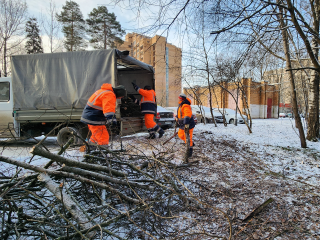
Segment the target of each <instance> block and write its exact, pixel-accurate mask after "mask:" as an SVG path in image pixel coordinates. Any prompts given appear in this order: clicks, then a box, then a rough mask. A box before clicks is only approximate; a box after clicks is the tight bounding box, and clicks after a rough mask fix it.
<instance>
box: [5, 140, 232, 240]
mask: <svg viewBox="0 0 320 240" xmlns="http://www.w3.org/2000/svg"><path fill="white" fill-rule="evenodd" d="M72 140H73V138H71V139H70V141H69V142H68V143H67V144H66V145H65V146H63V147H62V148H61V150H60V151H59V152H58V153H56V154H55V153H52V152H50V151H49V150H48V149H46V148H45V146H43V145H42V143H41V142H40V143H38V144H37V145H36V146H34V147H33V148H32V150H31V153H32V154H33V156H36V155H37V156H40V157H42V158H47V159H49V160H50V161H49V162H48V163H47V164H46V165H45V166H44V167H39V166H35V165H32V164H31V163H26V162H22V161H17V160H14V159H11V158H8V157H5V156H0V161H1V162H5V163H9V164H12V165H15V166H16V167H17V171H16V173H15V174H14V175H13V176H5V175H3V176H2V177H1V182H0V193H1V194H0V212H1V220H0V221H1V233H0V238H1V239H10V238H12V237H14V238H17V239H18V238H21V237H25V238H28V237H29V238H30V239H109V238H111V239H113V238H114V239H137V238H138V239H159V238H160V239H164V238H170V239H175V238H184V239H187V238H188V237H187V236H189V237H191V238H192V236H194V235H197V236H201V235H204V236H206V238H207V237H209V238H211V239H213V238H216V237H217V236H214V235H211V234H210V233H209V232H206V230H205V229H202V230H201V231H200V230H196V231H195V229H193V228H192V227H193V226H195V225H197V220H196V219H195V220H191V223H189V224H184V223H183V224H181V223H180V221H181V219H186V217H182V216H181V213H185V212H190V209H195V210H196V211H197V210H198V209H200V208H210V206H208V204H206V203H203V202H201V201H199V200H198V199H197V198H196V197H195V196H194V195H193V194H192V192H191V191H190V190H189V189H188V188H187V187H186V186H185V185H184V184H183V183H182V182H181V181H180V180H179V178H178V177H177V176H176V171H177V166H175V165H172V164H169V162H168V161H167V160H168V159H166V158H165V156H164V155H163V154H165V153H162V154H160V153H159V155H156V154H154V155H153V156H152V157H150V156H146V155H143V154H141V155H133V154H128V153H126V151H123V150H118V151H116V150H108V149H103V148H101V147H99V146H97V148H96V150H94V151H91V152H90V153H87V154H84V156H83V158H81V159H80V161H79V159H78V160H75V159H71V158H70V157H65V156H62V154H63V152H65V150H66V149H67V148H68V147H69V146H70V144H71V143H72ZM31 160H32V159H31ZM30 162H31V161H30ZM180 167H181V166H180ZM182 167H183V166H182ZM26 170H28V174H24V175H22V174H21V173H23V172H24V173H25V172H26ZM218 211H219V210H218ZM220 214H221V215H222V216H223V218H225V219H226V220H229V219H228V216H227V215H226V214H225V213H223V212H221V211H220ZM188 219H189V218H188ZM227 222H228V221H227ZM229 223H230V221H229ZM229 231H230V232H229ZM231 234H232V233H231V223H230V229H229V230H227V233H226V235H229V236H231ZM218 238H222V237H218Z"/></svg>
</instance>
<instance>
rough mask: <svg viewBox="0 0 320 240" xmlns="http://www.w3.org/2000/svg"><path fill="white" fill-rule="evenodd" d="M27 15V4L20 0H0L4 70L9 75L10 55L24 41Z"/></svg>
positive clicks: (4, 73)
mask: <svg viewBox="0 0 320 240" xmlns="http://www.w3.org/2000/svg"><path fill="white" fill-rule="evenodd" d="M26 17H27V4H26V2H25V1H19V0H0V41H1V46H0V51H1V52H2V72H3V75H4V77H6V76H7V75H8V57H10V53H12V52H13V51H14V48H16V47H17V46H18V45H19V44H21V42H22V41H23V37H21V36H23V35H24V33H25V32H24V30H25V29H24V27H25V22H26V20H27V19H26Z"/></svg>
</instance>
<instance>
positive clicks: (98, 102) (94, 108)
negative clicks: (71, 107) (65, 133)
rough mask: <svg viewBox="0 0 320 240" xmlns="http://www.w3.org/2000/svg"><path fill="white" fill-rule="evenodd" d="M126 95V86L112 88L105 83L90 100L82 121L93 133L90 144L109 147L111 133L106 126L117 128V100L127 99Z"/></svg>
mask: <svg viewBox="0 0 320 240" xmlns="http://www.w3.org/2000/svg"><path fill="white" fill-rule="evenodd" d="M126 94H127V92H126V89H125V88H124V86H122V85H119V86H117V87H115V88H112V85H111V84H109V83H104V84H102V86H101V89H99V90H97V91H96V92H95V93H94V94H92V96H91V97H90V98H89V100H88V102H87V105H86V107H85V108H84V110H83V112H82V116H81V120H80V121H81V122H83V123H86V124H87V125H88V128H89V130H90V131H91V133H92V135H91V138H90V140H89V144H90V143H91V144H92V143H93V144H97V145H101V146H104V147H106V146H108V144H109V133H108V130H107V128H106V124H107V125H108V126H110V127H113V128H115V127H117V119H116V115H115V112H116V99H120V98H122V97H125V96H126Z"/></svg>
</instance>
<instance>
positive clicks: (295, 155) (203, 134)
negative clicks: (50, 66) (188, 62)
mask: <svg viewBox="0 0 320 240" xmlns="http://www.w3.org/2000/svg"><path fill="white" fill-rule="evenodd" d="M304 124H305V123H304ZM173 133H174V129H168V130H166V133H165V135H164V136H163V138H162V139H153V140H147V139H145V137H146V136H147V135H148V134H147V133H138V134H135V135H132V136H127V137H124V138H123V148H124V149H126V150H127V151H126V153H127V154H136V155H135V156H139V155H146V156H148V157H150V159H152V158H153V157H154V158H158V159H161V161H163V162H164V164H165V163H167V162H168V161H171V163H174V164H177V165H179V164H181V163H182V159H183V154H184V152H183V151H184V149H185V147H184V143H183V142H182V141H181V140H180V139H178V138H177V137H176V138H175V139H172V140H171V141H170V142H169V143H167V144H166V145H163V144H162V143H163V142H164V141H166V140H167V139H168V138H169V137H170V136H172V135H173ZM40 139H41V138H39V140H40ZM30 143H32V141H31V142H30ZM34 143H35V142H34ZM194 143H195V147H194V155H193V157H192V158H191V160H198V161H199V162H198V163H196V164H194V165H192V166H190V167H188V168H177V169H176V170H175V171H177V172H176V174H178V175H177V176H179V178H180V180H181V182H182V183H183V184H184V186H186V187H190V188H191V191H192V192H193V194H194V196H196V197H197V198H199V199H200V200H201V201H203V202H206V203H207V204H210V206H212V207H214V208H217V209H221V210H222V211H224V212H227V213H228V215H229V217H230V219H231V220H232V221H233V223H232V224H233V229H234V232H233V237H234V239H277V240H280V239H319V237H320V230H319V229H320V216H319V212H320V207H319V206H320V188H319V184H320V168H319V166H320V143H319V142H307V146H308V148H306V149H303V148H301V146H300V139H299V137H298V133H297V129H296V128H295V127H294V122H293V120H292V119H288V118H284V119H254V120H253V124H252V133H249V131H248V129H247V126H246V125H245V124H239V125H238V126H234V125H231V124H228V126H227V127H224V125H223V124H218V125H217V127H215V126H214V125H213V124H206V125H204V124H198V125H196V127H195V129H194ZM45 144H46V145H47V147H48V148H49V150H50V151H51V152H57V151H58V150H59V148H58V146H57V145H55V138H50V139H48V140H46V141H45ZM31 147H32V144H30V145H28V146H21V145H19V146H15V145H8V146H5V147H3V148H2V150H1V151H0V155H2V156H6V157H10V158H14V159H19V160H24V161H27V162H31V164H34V165H44V164H45V163H46V162H47V161H48V159H42V158H40V157H39V156H35V157H34V158H32V156H31V154H30V153H29V151H30V149H31ZM112 148H113V149H119V148H120V145H119V142H114V143H113V144H112ZM82 154H83V153H81V152H80V151H79V147H74V148H71V149H69V150H68V151H67V152H66V153H65V154H64V156H66V157H69V158H73V159H76V158H78V159H79V160H80V159H81V155H82ZM142 161H144V160H143V158H141V162H142ZM135 164H139V162H135ZM0 168H1V170H2V172H4V173H5V172H7V171H8V169H11V170H15V167H9V165H8V164H4V163H0ZM269 198H272V199H273V200H274V202H273V203H272V204H270V205H269V207H268V208H267V210H265V212H263V213H261V215H260V216H258V217H257V218H255V219H254V220H252V221H251V222H250V224H249V223H248V224H247V223H244V222H243V221H244V219H245V218H246V216H247V215H248V214H249V213H251V212H252V211H253V210H254V209H255V208H256V207H258V206H259V205H260V204H262V203H263V202H265V201H266V200H267V199H269ZM203 210H204V209H203ZM210 211H211V210H210V209H208V211H207V212H206V211H205V212H206V213H209V212H210ZM198 213H199V214H200V215H198V216H195V218H196V219H197V221H198V223H197V227H199V228H200V227H201V228H204V229H206V231H207V232H210V233H212V234H215V233H217V234H218V235H222V236H225V237H226V238H228V227H227V224H226V221H225V220H221V219H219V218H218V215H217V214H216V213H213V214H205V213H200V212H198ZM179 214H181V213H179ZM192 214H197V213H196V212H192ZM193 229H196V228H193ZM198 239H201V238H198ZM203 239H205V238H203Z"/></svg>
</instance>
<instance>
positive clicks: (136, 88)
mask: <svg viewBox="0 0 320 240" xmlns="http://www.w3.org/2000/svg"><path fill="white" fill-rule="evenodd" d="M131 83H132V86H133V88H134V90H136V91H138V89H139V87H138V86H137V84H135V83H134V82H131Z"/></svg>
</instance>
